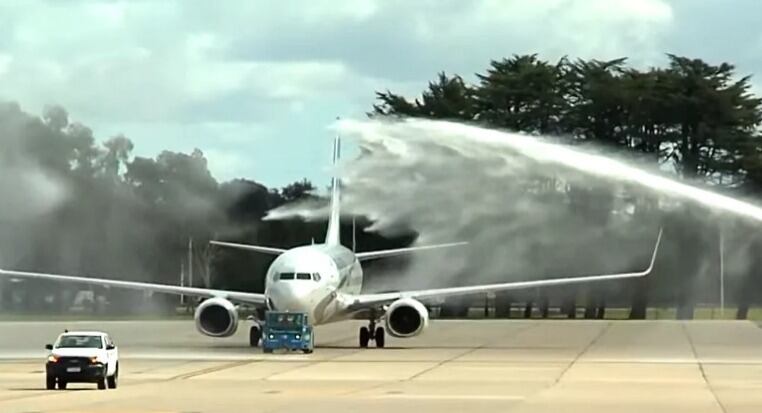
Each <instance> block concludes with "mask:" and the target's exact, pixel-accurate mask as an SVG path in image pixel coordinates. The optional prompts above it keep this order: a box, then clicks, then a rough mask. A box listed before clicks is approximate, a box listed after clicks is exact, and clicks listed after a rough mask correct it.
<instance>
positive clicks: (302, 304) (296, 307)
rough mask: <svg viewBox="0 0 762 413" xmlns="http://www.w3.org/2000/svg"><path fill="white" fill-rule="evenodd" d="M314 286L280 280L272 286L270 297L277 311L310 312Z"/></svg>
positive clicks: (269, 292)
mask: <svg viewBox="0 0 762 413" xmlns="http://www.w3.org/2000/svg"><path fill="white" fill-rule="evenodd" d="M312 291H313V288H312V286H310V285H305V283H300V282H280V283H278V284H276V285H274V286H272V287H271V288H270V290H269V291H268V296H269V297H268V298H269V299H270V303H271V304H272V306H273V307H274V309H275V310H276V311H293V312H310V310H311V309H312V304H313V303H312V302H311V298H312V297H311V296H312Z"/></svg>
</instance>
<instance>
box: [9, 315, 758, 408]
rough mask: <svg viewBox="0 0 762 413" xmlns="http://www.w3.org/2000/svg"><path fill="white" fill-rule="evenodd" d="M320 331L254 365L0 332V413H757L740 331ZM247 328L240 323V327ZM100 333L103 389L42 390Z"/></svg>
mask: <svg viewBox="0 0 762 413" xmlns="http://www.w3.org/2000/svg"><path fill="white" fill-rule="evenodd" d="M360 325H361V324H359V323H340V324H335V325H329V326H323V327H319V328H318V330H317V343H318V347H317V348H316V350H315V353H313V354H311V355H304V354H301V353H293V354H273V355H269V354H268V355H265V354H262V353H261V351H260V350H257V349H251V348H249V347H248V346H246V341H247V331H246V328H241V329H240V330H239V332H238V333H237V334H236V335H235V336H233V337H230V338H227V339H213V338H208V337H203V336H201V335H199V334H198V333H196V331H195V329H194V327H193V324H192V323H191V322H187V321H171V322H162V321H139V322H102V323H97V322H83V323H71V322H69V323H65V322H54V323H45V322H5V323H0V412H2V413H16V412H19V413H20V412H99V413H100V412H185V413H190V412H204V413H206V412H239V411H240V412H305V411H308V412H332V413H340V412H358V411H362V412H390V411H394V412H408V411H411V412H413V411H414V412H417V413H425V412H450V411H466V409H467V411H469V412H479V411H485V412H487V411H488V412H496V411H508V412H583V411H584V412H638V413H643V412H649V413H650V412H691V413H694V412H699V413H700V412H759V411H762V391H760V390H761V389H762V330H761V329H759V328H758V327H757V326H756V325H755V324H753V323H750V322H744V321H692V322H679V321H582V320H577V321H568V320H557V321H554V320H538V321H486V320H479V321H434V322H432V323H431V324H430V328H429V329H428V330H427V331H426V332H424V334H423V335H421V336H419V337H416V338H413V339H405V340H399V339H393V338H389V339H388V341H387V346H388V348H386V349H372V348H371V349H365V350H360V349H358V348H356V341H357V338H356V335H357V329H358V328H359V326H360ZM242 327H245V324H242ZM64 328H68V329H70V330H75V329H79V330H104V331H107V332H109V333H111V334H112V335H113V337H114V338H115V341H116V342H117V344H118V346H119V349H120V353H121V368H122V375H121V380H120V386H119V388H118V389H115V390H102V391H98V390H96V389H95V386H94V385H90V384H79V385H77V384H73V385H70V390H66V391H58V390H56V391H46V390H43V385H44V373H43V371H44V368H43V362H44V358H45V356H46V354H47V352H46V351H45V350H44V345H45V344H46V343H49V342H51V341H53V339H54V338H55V336H56V335H57V334H58V333H59V332H60V331H62V330H63V329H64Z"/></svg>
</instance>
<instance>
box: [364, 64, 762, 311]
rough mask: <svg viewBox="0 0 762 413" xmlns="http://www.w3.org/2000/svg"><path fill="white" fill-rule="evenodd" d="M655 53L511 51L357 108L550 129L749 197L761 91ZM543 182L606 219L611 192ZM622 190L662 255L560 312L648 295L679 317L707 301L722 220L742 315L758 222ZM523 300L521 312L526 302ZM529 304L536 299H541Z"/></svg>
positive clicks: (753, 299) (639, 304)
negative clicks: (635, 63)
mask: <svg viewBox="0 0 762 413" xmlns="http://www.w3.org/2000/svg"><path fill="white" fill-rule="evenodd" d="M666 58H667V63H666V65H664V66H662V67H651V68H647V69H640V68H636V67H632V66H630V65H628V64H627V59H625V58H621V59H614V60H606V61H602V60H594V59H593V60H584V59H577V60H573V59H569V58H567V57H564V58H561V59H559V60H558V61H556V62H550V61H546V60H542V59H540V58H539V57H538V56H537V55H514V56H512V57H509V58H504V59H500V60H494V61H492V62H490V64H489V67H488V68H487V69H486V71H485V72H483V73H478V74H476V78H475V81H474V82H467V81H465V80H464V78H463V77H462V76H459V75H448V74H446V73H444V72H442V73H439V74H438V75H437V76H436V78H435V79H434V80H433V81H431V82H429V84H428V87H427V88H426V89H425V90H423V91H422V93H421V95H419V96H418V97H416V98H413V99H411V98H407V97H405V96H402V95H400V94H396V93H394V92H392V91H389V90H387V91H384V92H377V94H376V97H377V101H378V102H377V103H376V104H375V105H373V108H372V111H371V112H370V113H369V114H368V115H369V116H370V117H419V118H429V119H443V120H453V121H462V122H469V123H475V124H478V125H480V126H487V127H493V128H500V129H507V130H511V131H518V132H524V133H529V134H539V135H545V136H552V137H554V138H555V139H557V140H558V141H560V142H563V143H565V144H569V145H584V144H593V145H596V146H597V147H599V148H604V149H607V150H608V151H610V152H612V153H616V154H621V155H626V156H627V157H630V158H636V159H638V161H640V162H641V163H644V164H646V165H649V164H650V165H652V166H653V167H654V168H659V169H662V170H665V169H666V170H669V171H670V173H671V174H672V175H673V177H675V178H676V179H680V180H684V181H687V182H689V183H691V184H694V185H703V186H707V187H711V188H712V189H713V190H715V191H721V192H723V193H727V194H730V195H733V196H738V197H745V198H749V197H752V198H756V199H759V198H760V195H762V140H761V139H760V136H761V135H760V129H759V126H760V122H761V121H762V99H760V98H759V97H757V96H756V95H755V94H754V93H753V92H752V84H751V78H750V76H738V75H737V73H736V70H735V67H734V66H733V65H732V64H729V63H721V64H718V65H715V64H711V63H707V62H705V61H703V60H701V59H693V58H688V57H683V56H676V55H667V56H666ZM544 191H545V192H548V191H552V192H554V194H555V195H557V196H560V199H559V198H556V199H559V200H560V201H563V200H566V201H568V205H569V206H570V208H572V209H573V212H574V213H575V214H580V215H585V216H589V217H590V218H591V220H590V223H591V224H593V225H598V226H605V225H608V224H609V223H610V220H611V217H612V213H613V212H614V211H613V210H612V208H611V206H610V202H609V203H607V200H608V201H610V199H611V198H612V197H613V196H615V195H614V194H613V193H611V191H610V190H607V189H605V188H603V189H602V188H596V189H594V190H592V191H591V190H589V188H580V187H577V188H575V187H574V186H573V185H566V186H563V187H561V188H559V187H555V186H552V185H549V186H547V187H546V189H545V190H544ZM541 195H542V194H537V193H536V191H535V192H532V193H530V192H527V194H526V196H541ZM580 196H581V197H580ZM618 196H621V195H618ZM625 196H630V197H632V198H634V199H635V201H634V204H635V211H634V215H636V216H638V217H639V219H642V221H643V222H644V223H656V225H661V226H663V227H664V228H665V241H666V243H667V244H668V245H669V248H668V250H669V251H670V252H669V253H668V254H662V255H667V257H660V258H659V261H658V262H657V264H658V265H657V267H658V269H657V271H656V275H654V276H653V277H650V279H642V280H638V281H633V282H631V283H629V285H628V287H627V288H622V289H619V290H618V291H616V292H614V293H612V291H610V289H607V288H606V287H605V286H604V287H596V286H591V287H580V288H578V289H574V291H572V292H567V293H565V294H566V295H565V298H564V299H563V300H564V306H565V307H566V308H567V309H568V312H569V315H570V316H573V314H574V307H575V305H580V303H581V305H583V306H586V311H585V315H586V316H589V317H594V316H602V315H603V312H604V311H605V307H606V302H607V301H609V302H611V301H614V302H616V301H618V302H620V303H621V302H622V301H627V302H628V304H629V305H630V306H631V312H630V317H631V318H644V317H645V316H646V309H647V307H648V305H649V304H651V305H662V306H676V307H677V316H678V318H691V317H692V316H693V310H694V306H695V305H696V303H697V301H700V300H706V299H707V297H712V298H711V299H709V300H712V301H711V303H714V304H716V303H717V301H716V299H715V298H714V297H715V295H713V294H714V293H713V291H716V290H717V289H718V285H717V284H712V283H711V282H709V283H707V282H706V280H704V281H703V282H699V279H700V278H702V276H705V275H706V273H707V271H710V272H711V271H717V269H716V265H717V264H716V262H717V261H718V257H717V250H718V242H719V236H720V232H721V227H723V226H725V227H731V228H732V230H731V231H732V233H731V234H729V235H726V239H725V240H724V241H725V242H726V243H727V247H726V249H727V250H728V252H727V254H728V255H729V256H732V257H735V258H736V262H741V261H743V265H738V266H737V267H738V268H733V267H732V265H731V266H730V267H731V268H730V270H729V271H730V272H735V273H733V274H732V277H730V278H729V279H730V280H731V283H730V288H729V289H728V292H727V295H728V301H729V302H730V303H732V305H737V306H738V313H737V316H738V317H739V318H745V317H746V315H747V312H748V306H749V304H750V303H758V302H759V300H760V299H762V296H760V294H759V293H758V291H760V290H761V288H760V287H762V274H759V270H758V269H759V268H760V264H762V261H760V258H759V257H758V256H760V255H762V254H760V251H762V242H761V241H760V237H759V235H758V233H759V231H758V228H759V227H758V224H755V223H751V222H740V221H736V220H733V219H730V218H723V219H719V218H718V217H716V216H715V215H712V214H710V213H709V212H708V211H706V210H704V209H701V208H699V207H697V206H695V205H691V204H690V203H684V204H682V205H681V206H680V207H679V208H678V209H676V210H669V211H667V210H663V209H662V208H660V207H659V202H658V201H659V199H658V197H656V196H654V195H653V194H646V193H643V192H637V191H634V190H633V191H630V193H628V194H625ZM730 221H732V222H730ZM725 231H726V232H731V231H728V230H727V229H726V230H725ZM708 267H711V268H708ZM704 278H706V277H704ZM714 279H716V277H715V278H714ZM567 290H568V289H567ZM507 300H508V301H510V298H507ZM525 300H527V301H529V307H528V308H529V309H530V310H531V300H532V299H531V298H526V296H525ZM539 301H540V302H542V301H545V302H546V305H547V297H545V298H542V297H541V298H540V299H539Z"/></svg>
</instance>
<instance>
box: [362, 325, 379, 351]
mask: <svg viewBox="0 0 762 413" xmlns="http://www.w3.org/2000/svg"><path fill="white" fill-rule="evenodd" d="M370 341H375V342H376V347H378V348H384V341H385V333H384V328H383V327H376V321H375V320H371V321H370V324H369V325H368V327H360V347H361V348H367V347H368V342H370Z"/></svg>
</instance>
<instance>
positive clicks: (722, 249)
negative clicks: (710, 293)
mask: <svg viewBox="0 0 762 413" xmlns="http://www.w3.org/2000/svg"><path fill="white" fill-rule="evenodd" d="M720 317H721V318H723V319H724V318H725V238H724V237H723V236H722V226H720Z"/></svg>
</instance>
